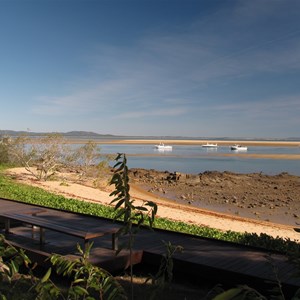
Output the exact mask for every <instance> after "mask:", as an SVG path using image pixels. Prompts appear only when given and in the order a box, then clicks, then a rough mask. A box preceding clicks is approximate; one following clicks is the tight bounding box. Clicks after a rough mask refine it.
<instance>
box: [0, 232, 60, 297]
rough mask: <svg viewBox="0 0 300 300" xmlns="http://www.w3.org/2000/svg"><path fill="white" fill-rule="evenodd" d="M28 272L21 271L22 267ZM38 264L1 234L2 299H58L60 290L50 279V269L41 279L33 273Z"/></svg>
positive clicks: (0, 269)
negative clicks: (33, 262)
mask: <svg viewBox="0 0 300 300" xmlns="http://www.w3.org/2000/svg"><path fill="white" fill-rule="evenodd" d="M24 267H25V268H26V273H21V269H22V268H24ZM35 267H36V264H33V265H32V263H31V261H30V259H29V258H28V256H27V255H26V254H25V252H24V251H23V250H22V249H20V250H17V249H16V248H15V247H13V246H12V245H10V244H9V242H8V241H6V240H5V239H4V237H3V236H2V235H0V279H1V280H0V282H1V286H0V297H1V299H2V300H6V299H14V300H27V299H28V300H30V299H43V300H47V299H49V300H51V299H58V296H59V295H60V291H59V290H58V289H57V288H56V286H55V285H54V284H53V283H52V282H51V281H50V279H49V277H50V274H51V272H50V270H48V272H47V273H46V274H45V275H44V276H43V278H41V279H39V278H37V277H35V276H34V275H33V270H34V268H35Z"/></svg>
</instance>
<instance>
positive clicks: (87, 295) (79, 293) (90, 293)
mask: <svg viewBox="0 0 300 300" xmlns="http://www.w3.org/2000/svg"><path fill="white" fill-rule="evenodd" d="M92 245H93V243H91V244H90V245H89V246H88V247H87V248H86V249H85V251H83V250H82V249H81V247H80V246H79V244H77V250H78V252H79V253H80V254H81V257H80V258H78V259H74V260H70V259H67V258H66V257H64V256H62V255H58V254H54V255H52V256H51V258H50V261H51V263H52V265H53V266H54V267H55V268H56V272H57V274H59V275H63V276H67V277H69V278H71V279H72V280H71V283H70V287H69V288H68V292H67V299H87V300H90V299H108V300H114V299H126V296H125V293H124V290H123V288H122V287H121V286H120V285H119V284H118V283H117V281H116V280H115V279H114V278H113V277H112V276H111V275H110V274H109V273H108V272H107V271H105V270H104V269H102V268H99V267H96V266H93V265H92V264H91V263H89V261H88V258H89V254H90V250H91V247H92Z"/></svg>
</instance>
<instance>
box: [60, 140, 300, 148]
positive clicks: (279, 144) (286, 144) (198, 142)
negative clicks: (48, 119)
mask: <svg viewBox="0 0 300 300" xmlns="http://www.w3.org/2000/svg"><path fill="white" fill-rule="evenodd" d="M87 141H88V140H86V139H66V142H67V143H72V144H79V143H86V142H87ZM93 141H94V142H95V143H97V144H141V145H148V144H150V145H155V144H158V143H159V142H160V140H154V139H149V140H147V139H145V140H144V139H118V140H111V139H101V140H98V139H95V140H93ZM161 142H163V143H165V144H166V145H200V146H201V145H203V144H206V143H212V142H213V143H214V144H215V143H217V144H218V145H219V146H231V145H234V144H239V145H245V146H261V147H263V146H268V147H299V148H300V141H251V140H249V141H245V140H243V141H241V140H230V141H227V140H226V141H224V140H161Z"/></svg>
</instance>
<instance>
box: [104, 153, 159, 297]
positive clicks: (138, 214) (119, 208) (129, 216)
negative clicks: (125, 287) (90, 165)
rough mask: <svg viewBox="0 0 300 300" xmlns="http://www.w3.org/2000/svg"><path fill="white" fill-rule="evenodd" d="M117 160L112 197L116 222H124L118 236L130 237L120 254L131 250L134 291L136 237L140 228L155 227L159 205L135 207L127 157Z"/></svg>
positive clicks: (121, 248) (123, 156)
mask: <svg viewBox="0 0 300 300" xmlns="http://www.w3.org/2000/svg"><path fill="white" fill-rule="evenodd" d="M115 160H116V164H115V165H114V174H113V176H112V179H111V182H110V184H114V185H115V190H114V191H113V192H112V193H111V194H110V196H114V197H115V198H114V199H113V200H112V201H111V203H112V204H115V210H116V212H117V213H116V215H115V217H114V220H122V221H123V226H122V227H120V229H119V230H118V232H117V236H118V237H120V236H128V240H127V243H126V244H125V245H121V246H120V248H119V250H118V252H120V251H122V250H123V249H128V250H129V257H130V276H131V287H132V289H133V282H132V278H133V263H132V252H133V243H134V237H135V235H136V233H137V232H138V230H139V228H140V226H142V225H146V223H148V224H149V227H150V228H152V227H153V223H154V220H155V215H156V212H157V205H156V204H155V203H154V202H152V201H143V203H142V204H141V205H139V204H138V205H135V200H134V199H132V198H131V196H130V193H129V191H130V185H129V176H128V167H127V159H126V155H125V154H122V153H119V154H118V155H117V157H116V159H115ZM131 297H133V290H131Z"/></svg>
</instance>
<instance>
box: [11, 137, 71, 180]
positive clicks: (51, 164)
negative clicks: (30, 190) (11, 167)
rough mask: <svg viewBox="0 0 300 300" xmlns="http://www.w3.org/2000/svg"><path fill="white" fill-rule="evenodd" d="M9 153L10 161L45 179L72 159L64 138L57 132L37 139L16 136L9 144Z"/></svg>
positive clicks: (37, 177)
mask: <svg viewBox="0 0 300 300" xmlns="http://www.w3.org/2000/svg"><path fill="white" fill-rule="evenodd" d="M10 155H11V160H12V161H15V162H16V163H18V164H20V165H21V166H23V167H25V169H26V170H27V171H28V172H30V173H31V174H32V175H33V176H34V177H35V178H36V179H38V180H45V181H46V180H48V179H49V177H51V176H52V175H54V174H55V172H56V171H57V169H58V168H59V167H60V166H63V165H66V164H67V163H68V162H69V161H70V160H71V159H72V156H71V151H70V149H69V148H68V147H67V146H66V142H65V140H64V138H63V137H62V136H61V135H58V134H49V135H47V136H46V137H42V138H39V139H29V138H28V137H27V136H21V137H18V138H16V139H15V140H13V142H12V143H11V144H10Z"/></svg>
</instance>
